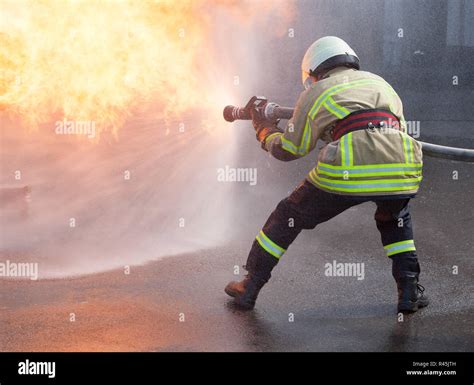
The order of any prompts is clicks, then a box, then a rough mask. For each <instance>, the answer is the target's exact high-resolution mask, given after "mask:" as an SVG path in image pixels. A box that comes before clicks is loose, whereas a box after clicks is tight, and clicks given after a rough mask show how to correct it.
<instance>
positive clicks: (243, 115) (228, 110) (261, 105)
mask: <svg viewBox="0 0 474 385" xmlns="http://www.w3.org/2000/svg"><path fill="white" fill-rule="evenodd" d="M252 108H255V109H261V110H262V111H263V114H264V116H265V117H266V118H267V119H268V120H277V119H290V118H291V117H292V116H293V111H294V109H293V108H290V107H281V106H279V105H278V104H276V103H272V102H267V99H266V98H265V97H263V96H253V97H252V98H251V99H250V100H249V102H248V103H247V105H246V106H245V107H234V106H226V107H225V108H224V119H225V120H226V121H228V122H233V121H235V120H251V119H252V117H251V116H250V110H251V109H252ZM418 142H419V143H420V144H421V145H422V149H423V154H424V155H427V156H431V157H435V158H443V159H451V160H457V161H462V162H474V150H473V149H470V148H459V147H448V146H442V145H439V144H433V143H427V142H421V141H418Z"/></svg>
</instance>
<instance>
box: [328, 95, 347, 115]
mask: <svg viewBox="0 0 474 385" xmlns="http://www.w3.org/2000/svg"><path fill="white" fill-rule="evenodd" d="M324 106H325V107H326V109H327V110H328V111H329V112H330V113H332V114H333V115H335V116H336V117H337V118H338V119H343V118H345V117H346V116H347V115H349V114H350V111H349V110H348V109H347V108H344V107H343V106H340V105H339V104H337V103H336V102H335V101H334V99H333V98H331V97H330V96H329V97H328V98H327V99H326V101H325V102H324Z"/></svg>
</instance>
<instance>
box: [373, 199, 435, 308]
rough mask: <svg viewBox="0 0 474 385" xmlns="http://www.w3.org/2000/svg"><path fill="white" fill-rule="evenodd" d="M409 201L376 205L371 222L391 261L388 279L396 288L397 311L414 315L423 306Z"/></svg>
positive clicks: (400, 200)
mask: <svg viewBox="0 0 474 385" xmlns="http://www.w3.org/2000/svg"><path fill="white" fill-rule="evenodd" d="M408 202H409V199H394V200H382V201H376V202H375V203H376V204H377V211H376V212H375V220H376V223H377V228H378V229H379V231H380V235H381V237H382V244H383V246H384V249H385V252H386V254H387V256H388V257H389V258H391V259H392V275H393V278H394V279H395V281H396V283H397V288H398V311H407V312H411V311H416V310H418V308H419V307H423V306H427V305H428V299H427V297H426V296H425V295H424V294H423V291H424V288H423V287H422V286H421V285H419V284H418V279H419V275H420V265H419V263H418V258H417V255H416V248H415V243H414V240H413V227H412V221H411V216H410V211H409V207H408Z"/></svg>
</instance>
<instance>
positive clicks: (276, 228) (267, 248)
mask: <svg viewBox="0 0 474 385" xmlns="http://www.w3.org/2000/svg"><path fill="white" fill-rule="evenodd" d="M358 203H360V202H356V201H354V200H351V199H344V197H341V196H336V195H334V194H329V193H326V192H324V191H321V190H319V189H317V188H316V187H314V186H313V185H312V184H310V183H309V182H307V181H305V182H303V183H302V184H300V186H298V187H297V188H296V189H295V190H294V191H293V192H292V194H291V195H290V196H289V197H287V198H285V199H283V200H282V201H281V202H280V203H279V204H278V205H277V207H276V209H275V210H274V211H273V212H272V214H271V215H270V217H269V218H268V220H267V222H266V223H265V225H264V226H263V228H262V230H261V231H260V232H259V233H258V234H257V237H256V238H255V240H254V242H253V245H252V248H251V250H250V253H249V256H248V258H247V263H246V266H245V267H246V269H247V271H248V275H247V277H246V278H245V279H244V280H243V281H241V282H231V283H230V284H229V285H227V287H226V289H225V291H226V293H227V294H229V295H230V296H232V297H234V298H235V302H236V303H237V304H238V305H239V306H240V307H243V308H246V309H252V308H253V307H254V305H255V300H256V299H257V295H258V293H259V292H260V289H261V288H262V287H263V285H265V283H267V282H268V280H269V279H270V277H271V271H272V270H273V268H274V267H275V266H276V265H277V263H278V261H279V260H280V258H281V257H282V256H283V254H284V253H285V251H286V250H287V249H288V247H289V246H290V245H291V243H292V242H293V241H294V240H295V239H296V237H297V236H298V234H299V233H300V232H301V230H303V229H313V228H314V227H315V226H316V225H317V224H319V223H322V222H325V221H327V220H328V219H330V218H332V217H335V216H336V215H338V214H340V213H341V212H343V211H344V210H346V209H347V208H349V207H351V206H354V205H356V204H358Z"/></svg>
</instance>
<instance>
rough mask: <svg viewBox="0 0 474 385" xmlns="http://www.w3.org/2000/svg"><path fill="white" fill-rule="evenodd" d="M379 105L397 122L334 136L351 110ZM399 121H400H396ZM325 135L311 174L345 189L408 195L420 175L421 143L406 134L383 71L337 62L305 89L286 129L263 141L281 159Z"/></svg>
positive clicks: (303, 151)
mask: <svg viewBox="0 0 474 385" xmlns="http://www.w3.org/2000/svg"><path fill="white" fill-rule="evenodd" d="M373 109H379V110H384V111H387V112H388V113H391V114H393V115H394V116H395V118H398V120H399V128H393V127H392V128H390V127H385V128H375V129H371V128H369V127H368V128H367V129H361V130H358V131H353V132H349V133H347V134H345V135H343V136H342V137H340V138H338V139H337V140H333V135H332V133H333V130H334V128H335V127H336V125H337V124H338V123H340V122H341V121H342V122H343V119H344V118H346V117H348V118H350V117H349V115H350V114H351V113H354V112H356V111H357V112H360V111H362V110H373ZM397 124H398V123H397ZM319 139H321V140H322V141H324V142H325V143H326V145H325V146H324V147H323V148H322V149H321V150H320V152H319V155H318V162H317V165H316V167H315V168H314V169H312V170H311V171H310V172H309V174H308V176H307V180H308V181H309V182H311V183H312V184H314V185H315V186H316V187H318V188H320V189H322V190H325V191H328V192H331V193H335V194H342V195H362V196H367V195H382V196H383V195H400V194H403V195H406V194H414V193H416V192H417V191H418V187H419V184H420V181H421V179H422V176H421V173H422V152H421V145H420V144H419V143H418V142H417V141H416V140H415V139H413V138H412V137H410V136H409V135H408V134H407V129H406V123H405V119H404V116H403V106H402V102H401V100H400V98H399V96H398V95H397V93H396V92H395V91H394V89H393V88H392V87H391V86H390V85H389V84H388V83H387V82H386V81H385V80H384V79H382V78H381V77H380V76H377V75H375V74H372V73H370V72H365V71H357V70H355V69H350V68H346V67H338V68H335V69H333V70H331V71H329V72H328V74H327V75H326V77H325V78H323V79H321V80H319V81H317V82H316V83H314V84H313V85H312V86H311V87H310V88H309V89H308V90H306V91H304V92H303V93H302V94H301V95H300V97H299V99H298V102H297V104H296V107H295V111H294V113H293V117H292V119H290V120H289V121H288V125H287V127H286V129H285V131H284V132H283V133H274V134H271V135H270V136H268V137H267V138H266V140H265V144H264V147H265V149H266V150H267V151H269V152H270V153H271V154H272V155H273V156H274V157H276V158H277V159H280V160H293V159H297V158H300V157H303V156H305V155H307V154H308V153H309V152H311V151H312V150H313V149H314V148H315V147H316V142H317V141H318V140H319Z"/></svg>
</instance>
